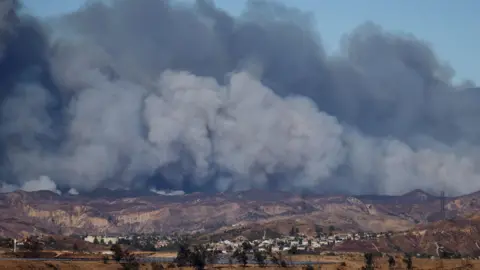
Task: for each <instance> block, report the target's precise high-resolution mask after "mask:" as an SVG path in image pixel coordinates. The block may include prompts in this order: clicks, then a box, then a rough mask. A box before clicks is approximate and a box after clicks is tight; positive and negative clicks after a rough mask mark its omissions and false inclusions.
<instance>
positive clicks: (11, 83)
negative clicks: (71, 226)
mask: <svg viewBox="0 0 480 270" xmlns="http://www.w3.org/2000/svg"><path fill="white" fill-rule="evenodd" d="M19 10H20V7H19V5H18V1H15V0H5V1H3V2H2V3H1V5H0V14H2V16H1V18H2V19H1V22H0V37H1V38H0V45H1V46H0V47H1V54H0V86H1V89H2V90H1V96H0V98H1V99H2V100H1V105H0V116H1V117H0V146H1V147H0V150H1V155H2V159H1V160H2V163H1V167H0V168H1V170H0V176H1V177H0V179H1V181H2V183H3V185H2V187H3V188H2V189H3V191H11V190H15V189H18V188H20V189H24V190H40V189H49V190H54V191H56V190H57V189H62V190H72V193H75V192H77V191H78V192H80V194H82V193H83V192H88V191H91V190H95V189H97V188H102V187H103V188H105V187H109V188H125V187H128V188H131V189H141V190H150V189H151V188H154V189H155V190H164V189H172V190H182V191H185V192H187V193H190V192H194V191H210V192H212V191H241V190H249V189H268V190H288V191H304V190H308V191H313V192H317V193H343V194H403V193H406V192H408V191H410V190H413V189H416V188H421V189H423V190H426V191H429V192H432V193H438V192H439V191H440V190H445V191H446V192H447V193H448V194H450V195H455V194H464V193H468V192H471V191H472V190H480V181H478V179H479V171H478V168H480V167H479V166H478V165H480V164H479V162H480V157H479V155H478V153H479V151H478V146H479V139H478V138H480V136H479V135H480V134H479V133H480V128H479V125H478V124H477V122H478V119H479V116H480V109H479V108H480V107H478V103H479V101H480V92H479V91H478V89H475V87H476V86H475V85H473V84H472V83H471V82H466V83H465V84H464V85H454V84H453V83H452V77H453V74H454V71H453V70H452V68H451V67H449V66H448V65H446V64H444V62H443V60H440V59H439V58H438V57H437V56H436V55H435V54H434V53H433V51H432V49H431V48H430V47H429V46H428V45H427V44H426V42H424V41H422V40H421V39H420V38H416V37H412V36H411V35H408V34H393V33H389V32H387V31H385V30H383V29H382V27H381V26H379V25H376V24H375V23H372V22H366V23H365V24H363V25H360V26H359V27H358V28H357V29H355V30H354V31H353V32H352V33H348V34H346V36H345V39H344V41H343V42H342V44H341V48H342V50H341V51H342V53H341V54H340V55H335V56H329V55H326V54H325V53H324V50H323V48H322V44H321V33H317V31H316V29H315V27H314V23H313V20H314V19H313V18H312V17H311V16H310V15H309V14H307V13H304V12H302V11H300V10H297V9H294V8H289V7H287V6H284V5H282V4H278V3H275V2H272V1H261V0H252V1H249V2H248V4H247V6H246V7H245V11H244V13H243V14H242V15H241V16H240V17H234V16H231V15H229V14H227V13H225V12H224V11H222V10H219V9H217V8H216V7H215V6H214V5H213V4H212V3H211V1H206V0H198V1H196V2H195V3H194V4H185V3H180V2H176V1H160V0H138V1H130V0H117V1H113V2H112V4H111V5H106V4H102V3H99V2H98V3H97V2H92V3H91V4H90V5H88V6H86V7H85V8H83V9H81V10H79V11H77V12H75V13H73V14H69V15H67V16H64V17H61V18H59V19H58V20H57V21H55V22H45V21H41V20H40V19H37V18H34V17H31V16H28V15H21V14H20V12H19ZM464 88H471V89H470V90H468V91H467V90H459V89H464Z"/></svg>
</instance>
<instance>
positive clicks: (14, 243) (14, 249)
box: [13, 238, 17, 253]
mask: <svg viewBox="0 0 480 270" xmlns="http://www.w3.org/2000/svg"><path fill="white" fill-rule="evenodd" d="M16 252H17V239H15V238H13V253H16Z"/></svg>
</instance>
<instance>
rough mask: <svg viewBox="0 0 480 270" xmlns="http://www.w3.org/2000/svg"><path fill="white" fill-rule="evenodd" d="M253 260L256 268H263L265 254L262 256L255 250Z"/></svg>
mask: <svg viewBox="0 0 480 270" xmlns="http://www.w3.org/2000/svg"><path fill="white" fill-rule="evenodd" d="M253 258H254V260H255V261H256V262H257V264H258V266H260V267H265V265H266V264H265V259H266V256H265V254H263V253H262V252H261V251H259V250H258V249H255V250H254V251H253Z"/></svg>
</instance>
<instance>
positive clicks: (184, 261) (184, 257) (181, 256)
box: [175, 241, 191, 267]
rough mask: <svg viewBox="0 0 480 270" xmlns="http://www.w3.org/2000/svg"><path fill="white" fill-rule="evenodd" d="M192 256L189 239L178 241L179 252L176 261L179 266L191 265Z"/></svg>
mask: <svg viewBox="0 0 480 270" xmlns="http://www.w3.org/2000/svg"><path fill="white" fill-rule="evenodd" d="M190 257H191V252H190V247H189V245H188V243H187V241H182V242H180V243H178V252H177V257H176V258H175V263H176V264H177V265H178V266H179V267H183V266H187V265H189V260H190Z"/></svg>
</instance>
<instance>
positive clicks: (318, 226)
mask: <svg viewBox="0 0 480 270" xmlns="http://www.w3.org/2000/svg"><path fill="white" fill-rule="evenodd" d="M315 233H316V234H317V237H318V238H320V236H321V235H322V233H323V228H322V227H321V226H320V225H315Z"/></svg>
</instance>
